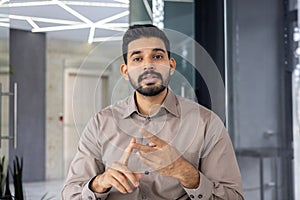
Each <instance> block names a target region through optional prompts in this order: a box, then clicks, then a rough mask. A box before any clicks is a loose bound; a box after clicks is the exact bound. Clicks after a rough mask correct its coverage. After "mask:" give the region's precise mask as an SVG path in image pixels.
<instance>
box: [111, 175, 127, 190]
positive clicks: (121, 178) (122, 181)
mask: <svg viewBox="0 0 300 200" xmlns="http://www.w3.org/2000/svg"><path fill="white" fill-rule="evenodd" d="M111 175H112V176H113V178H114V179H115V180H116V181H114V180H113V181H112V186H113V187H115V188H116V189H118V190H119V191H120V192H122V193H127V192H129V193H131V192H132V188H131V186H130V184H129V182H128V179H127V178H126V175H125V174H122V173H121V172H119V171H114V172H113V173H112V174H111Z"/></svg>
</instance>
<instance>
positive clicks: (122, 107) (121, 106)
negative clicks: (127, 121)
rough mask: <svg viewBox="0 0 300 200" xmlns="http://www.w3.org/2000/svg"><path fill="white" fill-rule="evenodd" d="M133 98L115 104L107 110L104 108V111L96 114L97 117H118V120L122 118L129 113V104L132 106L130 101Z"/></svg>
mask: <svg viewBox="0 0 300 200" xmlns="http://www.w3.org/2000/svg"><path fill="white" fill-rule="evenodd" d="M131 98H132V97H131V96H129V97H127V98H125V99H122V100H119V101H117V102H115V103H114V104H111V105H109V106H107V107H105V108H103V109H102V110H100V111H99V112H98V113H96V115H95V117H96V118H98V119H99V118H103V117H104V118H107V117H118V118H122V117H123V115H124V113H125V112H126V111H127V109H128V107H129V104H130V100H131Z"/></svg>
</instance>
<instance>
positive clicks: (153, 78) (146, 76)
mask: <svg viewBox="0 0 300 200" xmlns="http://www.w3.org/2000/svg"><path fill="white" fill-rule="evenodd" d="M159 79H161V80H162V76H161V74H160V73H158V72H155V71H153V70H151V71H146V72H144V73H143V74H141V75H140V76H139V78H138V82H139V83H141V82H143V83H145V84H153V83H155V82H157V80H159Z"/></svg>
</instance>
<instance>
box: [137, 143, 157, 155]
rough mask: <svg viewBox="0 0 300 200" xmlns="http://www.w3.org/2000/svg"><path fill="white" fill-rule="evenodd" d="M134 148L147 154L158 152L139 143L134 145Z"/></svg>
mask: <svg viewBox="0 0 300 200" xmlns="http://www.w3.org/2000/svg"><path fill="white" fill-rule="evenodd" d="M132 147H133V148H134V149H137V150H140V151H143V152H145V153H149V152H152V151H156V150H157V149H155V148H154V147H150V146H147V145H143V144H139V143H135V144H133V146H132Z"/></svg>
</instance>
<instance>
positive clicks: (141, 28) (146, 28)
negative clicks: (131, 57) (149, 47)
mask: <svg viewBox="0 0 300 200" xmlns="http://www.w3.org/2000/svg"><path fill="white" fill-rule="evenodd" d="M142 37H146V38H149V37H156V38H159V39H161V40H162V41H163V42H164V44H165V46H166V49H167V52H168V56H169V58H170V41H169V39H168V38H167V36H166V35H165V33H164V32H163V31H162V30H160V29H159V28H157V27H156V26H154V25H152V24H135V25H132V26H129V28H128V30H127V31H126V32H125V34H124V36H123V44H122V52H123V59H124V62H125V64H127V53H128V44H129V43H130V42H132V41H133V40H137V39H140V38H142Z"/></svg>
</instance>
